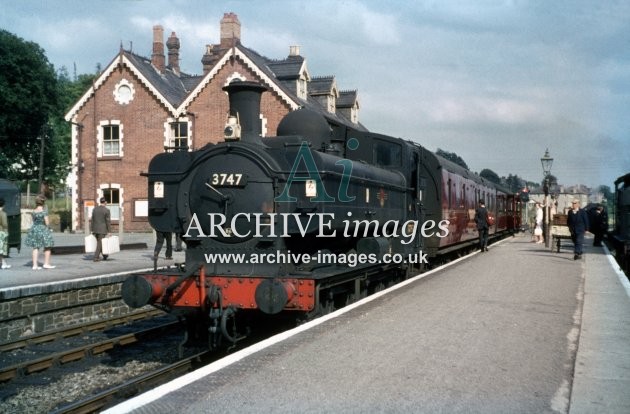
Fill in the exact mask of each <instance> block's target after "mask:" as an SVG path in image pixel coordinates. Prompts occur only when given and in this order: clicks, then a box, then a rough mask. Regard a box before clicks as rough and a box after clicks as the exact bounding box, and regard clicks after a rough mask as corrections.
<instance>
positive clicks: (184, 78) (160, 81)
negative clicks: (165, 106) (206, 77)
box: [122, 51, 202, 108]
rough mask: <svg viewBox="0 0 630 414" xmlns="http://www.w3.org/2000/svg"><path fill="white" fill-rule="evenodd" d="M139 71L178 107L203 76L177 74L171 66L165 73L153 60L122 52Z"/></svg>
mask: <svg viewBox="0 0 630 414" xmlns="http://www.w3.org/2000/svg"><path fill="white" fill-rule="evenodd" d="M122 53H123V54H124V55H125V57H126V58H127V59H129V61H130V62H131V63H133V65H134V66H135V67H136V68H137V69H138V71H139V72H140V73H141V74H142V75H143V76H144V77H145V78H146V79H147V80H148V81H149V82H150V83H151V85H153V87H155V89H157V90H158V91H159V92H160V94H162V96H164V98H165V99H166V100H167V101H168V102H169V103H170V104H171V105H173V107H175V108H177V107H178V106H179V105H180V104H181V103H182V102H183V101H184V99H185V98H186V96H188V94H189V93H190V91H191V90H193V89H194V87H195V86H197V84H199V82H200V81H201V79H202V77H201V76H191V75H188V74H185V73H179V74H176V73H175V72H174V71H173V70H172V69H171V68H170V67H168V66H167V67H166V68H165V69H164V72H163V73H160V72H158V70H157V69H156V68H155V67H154V66H153V65H152V64H151V60H150V59H148V58H145V57H142V56H139V55H136V54H134V53H131V52H129V51H123V52H122Z"/></svg>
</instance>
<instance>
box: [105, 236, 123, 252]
mask: <svg viewBox="0 0 630 414" xmlns="http://www.w3.org/2000/svg"><path fill="white" fill-rule="evenodd" d="M119 251H120V242H119V240H118V236H109V237H103V254H104V255H105V254H107V255H109V254H112V253H118V252H119Z"/></svg>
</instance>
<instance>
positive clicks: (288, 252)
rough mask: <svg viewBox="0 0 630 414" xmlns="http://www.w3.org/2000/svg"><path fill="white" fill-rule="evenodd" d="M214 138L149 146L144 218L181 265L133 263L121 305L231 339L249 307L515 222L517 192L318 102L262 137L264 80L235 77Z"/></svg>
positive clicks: (472, 243) (348, 281) (331, 300)
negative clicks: (135, 269) (332, 114)
mask: <svg viewBox="0 0 630 414" xmlns="http://www.w3.org/2000/svg"><path fill="white" fill-rule="evenodd" d="M224 90H225V91H227V92H228V95H229V101H230V114H229V117H228V122H227V124H226V127H225V136H224V141H223V142H220V143H217V144H209V145H207V146H205V147H204V148H201V149H199V150H197V151H192V152H189V151H175V152H172V153H162V154H158V155H157V156H155V157H154V158H153V159H152V161H151V163H150V165H149V169H148V172H147V173H146V175H147V177H148V192H149V221H150V224H151V226H152V227H153V228H154V229H155V230H157V231H164V232H175V233H180V234H181V235H182V238H183V240H184V241H185V243H186V247H187V248H186V262H185V264H183V265H181V266H179V267H177V268H176V269H175V270H173V269H160V270H158V269H155V270H154V271H153V272H147V273H143V274H137V275H133V276H132V277H129V278H128V279H127V280H126V281H125V282H124V284H123V286H122V295H123V299H124V301H125V302H126V303H127V304H128V305H129V306H132V307H141V306H145V305H147V304H151V305H153V306H155V307H158V308H161V309H164V310H166V311H168V312H172V313H175V314H178V315H183V316H184V317H185V318H186V319H187V320H188V321H190V324H189V325H190V326H194V327H195V328H196V329H201V330H202V331H207V332H208V338H209V343H210V346H211V347H217V346H220V345H221V343H222V342H223V341H224V340H227V341H228V343H234V342H236V341H237V340H238V339H240V338H241V337H242V336H243V335H244V332H245V331H246V329H243V327H244V326H246V325H247V324H248V323H249V322H248V320H250V318H249V317H248V315H250V316H251V315H253V314H264V315H273V316H274V317H278V318H280V317H286V316H289V317H295V318H296V319H297V320H303V319H306V318H310V317H313V316H316V315H320V314H324V313H326V312H329V311H331V310H333V309H335V308H337V307H340V306H343V305H345V304H346V303H349V302H352V301H356V300H358V299H360V298H363V297H365V296H366V295H369V294H371V293H373V292H374V291H377V290H380V289H383V288H384V287H387V286H389V285H391V284H393V283H397V282H399V281H401V280H404V279H405V278H407V277H409V276H410V275H413V274H415V273H417V272H421V271H423V269H425V268H427V267H429V266H432V265H435V264H438V263H440V262H443V261H445V260H450V258H452V257H454V256H459V255H462V254H463V253H465V252H468V251H470V250H471V249H474V248H476V246H477V244H478V232H477V229H476V225H475V223H474V221H473V218H474V213H475V207H476V206H477V203H478V201H479V200H484V201H485V202H486V205H487V208H488V210H489V211H490V212H491V214H492V215H493V216H495V217H496V221H495V224H493V225H492V226H491V229H490V238H491V239H492V238H497V237H502V236H504V235H506V234H510V233H511V232H513V231H515V229H518V228H519V226H520V222H519V221H518V217H520V214H519V211H518V209H519V203H518V201H517V199H516V198H515V195H514V194H512V193H510V191H508V190H507V189H505V188H501V187H500V186H497V185H495V184H493V183H491V182H489V181H486V180H485V179H483V178H481V177H479V176H478V175H476V174H474V173H472V172H470V171H468V170H466V169H464V168H462V167H461V166H459V165H456V164H455V163H452V162H450V161H448V160H446V159H444V158H442V157H440V156H437V155H436V154H434V153H432V152H430V151H428V150H426V149H425V148H423V147H422V146H420V145H418V144H417V143H414V142H411V141H405V140H403V139H400V138H394V137H390V136H386V135H381V134H376V133H372V132H366V131H364V130H360V129H359V128H356V127H354V126H353V125H352V124H344V123H340V122H339V121H338V119H332V118H329V117H327V116H326V114H323V113H321V112H318V111H315V110H312V109H308V108H302V109H298V110H296V111H293V112H291V113H289V114H287V115H286V116H285V117H284V118H283V119H282V121H281V122H280V124H279V125H278V129H277V136H275V137H268V138H262V137H261V123H260V118H259V114H260V100H261V95H262V94H263V93H264V92H265V90H266V87H264V86H263V85H260V84H257V83H253V82H245V81H241V82H232V83H231V84H230V85H228V86H226V87H225V88H224Z"/></svg>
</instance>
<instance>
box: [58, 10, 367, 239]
mask: <svg viewBox="0 0 630 414" xmlns="http://www.w3.org/2000/svg"><path fill="white" fill-rule="evenodd" d="M220 28H221V30H220V31H221V33H220V43H218V44H209V45H206V49H205V54H204V55H203V56H202V57H201V67H200V69H201V68H202V69H203V74H201V75H190V74H186V73H183V72H181V71H180V68H179V53H180V50H179V49H180V42H179V39H178V38H177V36H176V34H175V32H172V33H171V35H170V36H169V37H168V39H167V41H166V44H165V43H164V29H163V28H162V26H154V27H153V51H152V55H151V58H146V57H142V56H139V55H137V54H135V53H133V52H131V51H128V50H124V49H122V47H121V49H120V52H119V53H118V55H117V56H116V57H114V59H113V60H112V61H111V63H110V64H109V65H108V66H107V67H106V68H105V70H104V71H103V72H102V73H101V74H100V75H99V76H98V77H97V78H96V79H95V80H94V82H93V85H92V87H91V88H90V89H89V90H88V91H87V92H86V93H85V94H84V95H83V96H82V97H81V98H80V99H79V100H78V101H77V102H76V104H75V105H74V106H73V107H72V109H71V110H70V111H69V112H68V113H67V114H66V120H67V121H68V122H71V123H72V165H73V173H74V174H73V175H74V177H75V181H74V182H73V183H71V184H72V187H73V189H74V191H73V197H72V229H73V230H80V229H83V228H84V225H85V223H86V221H85V220H86V217H88V218H89V217H90V214H91V208H93V206H95V204H96V202H97V200H98V199H99V198H101V197H105V198H106V199H107V200H108V207H109V208H110V210H111V217H112V224H113V225H114V227H115V228H119V227H122V229H124V231H146V230H150V226H149V224H148V218H147V214H148V202H147V181H146V178H145V177H143V176H141V175H140V174H141V173H142V172H146V170H147V168H148V165H149V162H150V160H151V158H152V157H153V156H154V155H156V154H157V153H160V152H163V151H181V150H184V151H193V150H195V149H199V148H201V147H203V146H204V145H206V144H208V143H215V142H218V141H220V140H223V129H224V126H225V122H226V119H227V114H228V105H229V102H228V97H227V94H226V93H225V92H224V91H223V90H222V88H223V87H224V86H225V85H227V84H229V83H230V82H231V81H233V80H235V79H240V80H244V81H255V82H259V83H262V84H264V85H265V86H267V88H268V92H265V93H264V94H263V97H262V102H261V114H260V118H261V123H262V131H263V136H274V135H275V134H276V129H277V126H278V123H279V122H280V120H281V119H282V117H283V116H284V115H285V114H287V113H288V112H290V111H293V110H296V109H299V108H301V107H309V108H311V109H314V110H317V111H319V112H322V113H324V114H325V115H326V117H327V119H328V120H329V122H339V123H353V124H354V126H355V127H357V128H359V129H364V128H363V127H362V126H361V125H360V124H359V121H358V110H359V103H358V100H357V92H356V90H353V91H340V90H339V89H338V87H337V84H336V82H335V78H334V76H324V77H311V75H310V73H309V71H308V68H307V65H306V59H304V57H302V56H301V55H300V51H299V47H297V46H291V47H290V48H289V49H290V50H289V55H288V57H286V58H285V59H280V60H271V59H268V58H266V57H263V56H261V55H259V54H258V53H256V52H255V51H253V50H251V49H248V48H246V47H244V46H243V45H242V44H241V23H240V22H239V20H238V17H237V16H236V15H235V14H234V13H225V14H224V16H223V18H222V19H221V24H220ZM165 46H166V49H167V54H166V55H165V53H164V52H165ZM86 213H87V214H86Z"/></svg>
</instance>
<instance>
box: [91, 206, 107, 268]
mask: <svg viewBox="0 0 630 414" xmlns="http://www.w3.org/2000/svg"><path fill="white" fill-rule="evenodd" d="M100 203H101V205H99V206H97V207H94V210H93V211H92V234H93V235H94V237H96V251H95V252H94V259H93V260H94V261H95V262H99V261H100V260H101V257H100V256H101V251H103V237H107V236H109V235H110V234H111V232H112V228H111V226H112V225H111V219H110V214H109V209H108V208H107V200H106V199H105V198H104V197H102V198H101V199H100ZM103 260H107V255H105V254H104V255H103Z"/></svg>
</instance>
